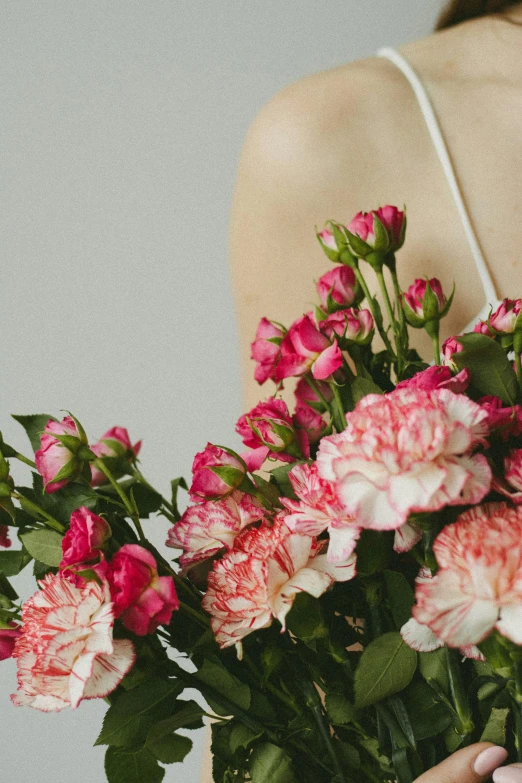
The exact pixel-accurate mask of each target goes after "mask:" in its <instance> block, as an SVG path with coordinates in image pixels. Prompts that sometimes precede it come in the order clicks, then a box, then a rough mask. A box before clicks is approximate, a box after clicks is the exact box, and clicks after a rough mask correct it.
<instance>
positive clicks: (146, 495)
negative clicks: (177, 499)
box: [132, 483, 162, 519]
mask: <svg viewBox="0 0 522 783" xmlns="http://www.w3.org/2000/svg"><path fill="white" fill-rule="evenodd" d="M132 492H133V494H134V500H135V501H136V505H137V507H138V511H139V515H140V518H141V519H148V518H149V516H150V515H151V514H154V513H155V512H156V511H158V510H159V509H160V507H161V503H162V497H161V495H160V494H159V493H158V492H156V491H155V490H153V489H150V487H146V486H145V485H144V484H140V483H136V484H134V485H133V487H132Z"/></svg>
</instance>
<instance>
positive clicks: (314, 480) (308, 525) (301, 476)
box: [281, 462, 362, 563]
mask: <svg viewBox="0 0 522 783" xmlns="http://www.w3.org/2000/svg"><path fill="white" fill-rule="evenodd" d="M288 478H289V479H290V483H291V484H292V489H293V490H294V492H295V494H296V495H297V497H298V498H299V500H292V499H291V498H285V497H282V498H281V502H282V503H283V505H284V507H285V508H286V509H287V510H288V511H289V512H290V513H289V514H287V515H286V517H285V523H286V524H287V525H288V527H289V528H290V530H294V531H295V532H297V533H303V535H307V536H318V535H320V534H321V533H322V532H323V531H325V530H327V531H328V534H329V537H330V541H329V544H328V552H327V559H328V562H329V563H340V562H342V561H343V560H346V559H347V558H348V557H350V555H351V554H352V553H353V551H354V549H355V546H356V544H357V541H358V539H359V536H360V535H361V530H362V527H360V526H359V525H358V524H357V523H356V521H355V519H354V518H353V517H352V516H351V515H350V514H347V512H346V510H345V508H344V507H343V506H342V504H341V503H340V502H339V500H338V498H337V496H336V494H335V492H334V488H333V486H332V484H330V482H328V481H324V480H323V479H321V478H320V477H319V474H318V472H317V463H315V462H314V463H313V464H312V465H307V464H303V465H296V466H295V468H292V470H291V471H290V472H289V474H288Z"/></svg>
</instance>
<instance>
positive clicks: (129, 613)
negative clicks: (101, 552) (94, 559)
mask: <svg viewBox="0 0 522 783" xmlns="http://www.w3.org/2000/svg"><path fill="white" fill-rule="evenodd" d="M107 579H108V582H109V585H110V588H111V596H112V600H113V602H114V612H115V615H116V617H120V618H121V621H122V622H123V625H124V626H125V628H128V629H129V631H132V632H133V633H135V634H137V636H145V635H146V634H149V633H154V631H155V630H156V628H157V627H158V626H159V625H163V624H167V623H169V622H170V618H171V616H172V612H173V611H174V609H178V607H179V601H178V597H177V595H176V588H175V587H174V580H173V579H172V577H171V576H158V571H157V567H156V560H155V559H154V557H153V555H151V553H150V552H149V551H148V550H147V549H144V548H143V547H142V546H139V545H138V544H125V545H124V546H122V547H121V548H120V549H118V551H117V552H116V554H115V555H114V557H113V558H112V560H111V562H110V563H109V570H108V573H107Z"/></svg>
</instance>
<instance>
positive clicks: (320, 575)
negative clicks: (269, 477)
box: [202, 513, 355, 648]
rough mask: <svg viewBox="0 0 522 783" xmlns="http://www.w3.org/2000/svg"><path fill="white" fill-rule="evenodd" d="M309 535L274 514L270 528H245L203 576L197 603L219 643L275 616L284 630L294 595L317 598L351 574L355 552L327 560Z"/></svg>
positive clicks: (238, 637)
mask: <svg viewBox="0 0 522 783" xmlns="http://www.w3.org/2000/svg"><path fill="white" fill-rule="evenodd" d="M320 549H321V545H320V544H319V543H318V542H317V540H316V539H315V538H314V537H312V536H306V535H302V534H301V533H295V532H292V531H291V530H290V528H289V527H288V526H287V525H286V523H285V520H284V514H283V513H282V514H281V515H279V516H278V517H277V518H276V520H275V523H274V525H273V527H269V526H268V525H263V526H262V527H261V528H259V529H257V528H249V529H248V530H245V531H244V532H243V533H242V534H241V536H239V537H238V538H237V539H236V544H235V547H234V549H233V550H232V551H231V552H228V553H227V554H226V555H225V556H224V557H222V558H221V559H220V560H217V561H216V562H215V563H214V570H213V571H212V573H210V574H209V577H208V589H207V592H206V594H205V597H204V598H203V601H202V606H203V608H204V609H205V610H206V611H207V612H208V613H209V614H210V615H211V618H212V619H211V627H212V630H213V631H214V635H215V637H216V641H217V642H218V644H219V645H220V647H222V648H223V647H230V646H231V645H233V644H237V643H238V642H241V640H242V639H243V638H244V637H245V636H247V635H248V634H250V633H252V631H256V630H259V629H260V628H266V627H267V626H269V625H271V623H272V621H273V619H274V618H277V620H279V622H280V623H281V625H282V626H283V630H284V629H285V620H286V615H287V614H288V612H289V611H290V609H291V607H292V604H293V602H294V599H295V596H296V595H297V594H298V593H300V592H306V593H309V594H310V595H313V596H314V597H316V598H318V597H319V596H320V595H322V594H323V593H324V592H325V591H326V590H328V588H329V587H330V586H331V585H332V584H333V583H334V582H336V581H337V582H344V581H348V580H349V579H352V578H353V577H354V576H355V556H353V555H352V556H351V557H350V558H349V559H348V560H347V561H345V562H343V563H338V564H333V563H328V561H327V558H326V555H321V554H320Z"/></svg>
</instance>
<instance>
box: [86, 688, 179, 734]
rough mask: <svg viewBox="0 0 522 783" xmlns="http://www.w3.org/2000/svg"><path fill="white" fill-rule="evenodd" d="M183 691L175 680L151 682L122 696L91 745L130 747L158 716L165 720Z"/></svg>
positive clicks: (112, 706) (111, 708)
mask: <svg viewBox="0 0 522 783" xmlns="http://www.w3.org/2000/svg"><path fill="white" fill-rule="evenodd" d="M182 689H183V686H182V685H181V684H180V683H179V682H177V681H176V680H171V681H165V680H160V679H150V680H147V681H146V682H144V683H143V684H142V685H138V687H136V688H133V689H132V690H131V691H126V692H124V693H121V694H120V695H119V696H118V698H117V700H116V701H115V702H114V704H112V705H111V706H110V707H109V709H108V711H107V713H106V715H105V719H104V721H103V727H102V730H101V732H100V734H99V736H98V739H97V740H96V742H95V743H94V744H95V745H128V744H131V743H132V742H133V740H134V739H135V738H136V736H137V735H140V734H141V733H146V732H147V731H148V730H149V729H150V723H151V721H154V720H155V718H157V717H158V716H159V717H160V718H165V717H167V716H168V714H169V712H170V711H171V710H172V708H173V706H174V704H175V702H174V697H175V696H177V694H178V693H179V692H180V691H181V690H182ZM147 713H150V715H148V714H147ZM165 713H166V714H165ZM144 718H146V720H143V719H144Z"/></svg>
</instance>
